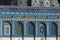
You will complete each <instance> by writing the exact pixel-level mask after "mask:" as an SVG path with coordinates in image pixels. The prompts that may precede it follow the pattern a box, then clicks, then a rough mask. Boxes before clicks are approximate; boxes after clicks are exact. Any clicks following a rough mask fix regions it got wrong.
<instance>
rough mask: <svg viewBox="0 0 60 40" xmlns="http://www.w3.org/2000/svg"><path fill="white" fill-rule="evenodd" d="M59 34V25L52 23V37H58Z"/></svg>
mask: <svg viewBox="0 0 60 40" xmlns="http://www.w3.org/2000/svg"><path fill="white" fill-rule="evenodd" d="M56 33H57V24H56V23H55V22H52V23H51V24H50V34H51V36H56Z"/></svg>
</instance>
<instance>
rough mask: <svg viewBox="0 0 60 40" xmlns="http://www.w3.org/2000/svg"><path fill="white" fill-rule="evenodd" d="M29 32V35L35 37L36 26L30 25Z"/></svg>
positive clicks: (30, 23) (31, 23)
mask: <svg viewBox="0 0 60 40" xmlns="http://www.w3.org/2000/svg"><path fill="white" fill-rule="evenodd" d="M28 32H29V35H33V34H34V33H35V24H34V23H33V22H29V23H28Z"/></svg>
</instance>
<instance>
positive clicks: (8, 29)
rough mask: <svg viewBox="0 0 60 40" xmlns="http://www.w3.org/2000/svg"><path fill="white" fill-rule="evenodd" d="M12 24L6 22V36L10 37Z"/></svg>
mask: <svg viewBox="0 0 60 40" xmlns="http://www.w3.org/2000/svg"><path fill="white" fill-rule="evenodd" d="M10 26H11V25H10V22H9V21H5V22H4V34H5V35H10Z"/></svg>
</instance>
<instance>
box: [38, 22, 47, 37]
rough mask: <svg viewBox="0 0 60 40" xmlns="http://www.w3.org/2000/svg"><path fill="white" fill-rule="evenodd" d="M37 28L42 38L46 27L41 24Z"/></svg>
mask: <svg viewBox="0 0 60 40" xmlns="http://www.w3.org/2000/svg"><path fill="white" fill-rule="evenodd" d="M39 27H40V34H41V35H42V36H44V35H45V32H46V25H45V23H43V22H41V23H40V25H39Z"/></svg>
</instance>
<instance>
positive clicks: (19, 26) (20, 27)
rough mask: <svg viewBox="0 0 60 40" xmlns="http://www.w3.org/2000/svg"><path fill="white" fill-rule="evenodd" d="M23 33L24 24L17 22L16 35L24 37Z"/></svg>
mask: <svg viewBox="0 0 60 40" xmlns="http://www.w3.org/2000/svg"><path fill="white" fill-rule="evenodd" d="M22 32H23V24H22V22H17V23H16V34H17V35H22Z"/></svg>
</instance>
